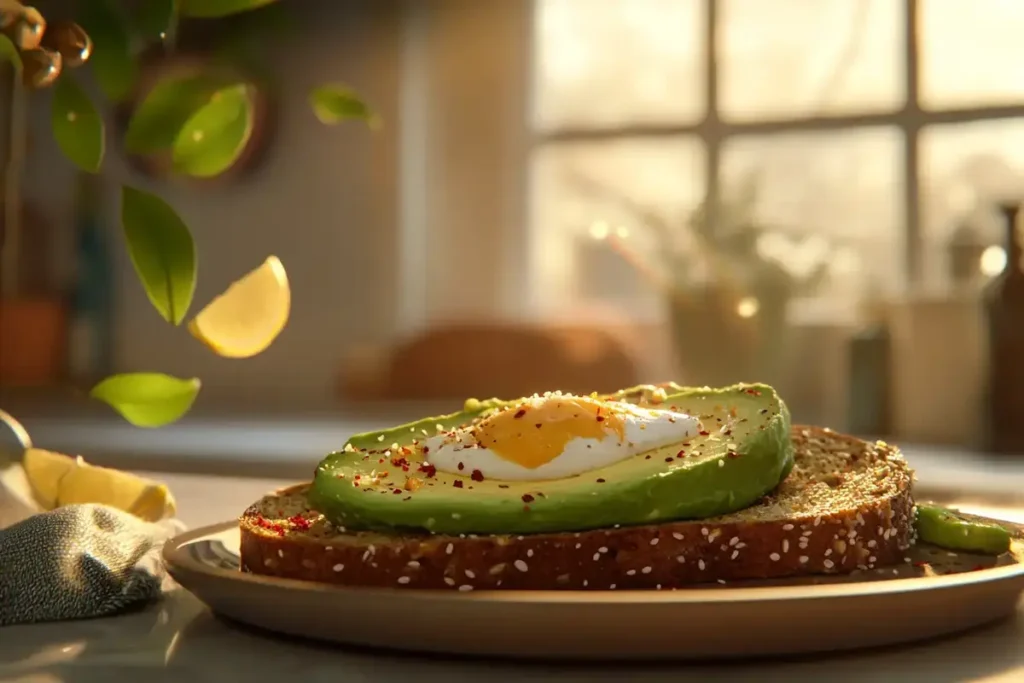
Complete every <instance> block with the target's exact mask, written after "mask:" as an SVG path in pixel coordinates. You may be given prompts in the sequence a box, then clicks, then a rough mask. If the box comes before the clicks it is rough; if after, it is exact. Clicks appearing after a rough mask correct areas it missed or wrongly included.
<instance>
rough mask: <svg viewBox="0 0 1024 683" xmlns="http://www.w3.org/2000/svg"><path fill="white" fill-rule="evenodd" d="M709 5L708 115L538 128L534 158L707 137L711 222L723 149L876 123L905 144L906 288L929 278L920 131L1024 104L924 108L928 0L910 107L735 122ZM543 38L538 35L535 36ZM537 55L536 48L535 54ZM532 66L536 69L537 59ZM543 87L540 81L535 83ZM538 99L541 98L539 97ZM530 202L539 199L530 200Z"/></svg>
mask: <svg viewBox="0 0 1024 683" xmlns="http://www.w3.org/2000/svg"><path fill="white" fill-rule="evenodd" d="M702 1H703V2H704V20H705V25H704V34H705V41H704V50H703V54H702V58H703V64H704V69H705V73H704V87H705V92H704V97H705V100H706V102H707V107H706V110H705V114H704V117H703V118H702V119H701V120H700V121H696V122H693V123H687V124H684V123H679V124H627V125H613V126H594V127H589V126H587V127H583V126H553V127H550V128H547V129H543V130H537V129H536V128H534V129H532V131H531V132H532V135H531V143H530V144H531V149H530V153H531V154H532V153H533V152H534V151H536V150H538V149H540V148H542V147H546V146H551V145H558V144H561V143H572V142H591V141H592V142H598V141H606V140H617V139H658V138H675V137H680V136H693V137H696V138H697V139H699V140H701V141H702V143H703V145H704V149H705V154H704V164H705V166H704V173H705V182H704V188H705V194H704V200H705V202H706V206H707V207H708V214H709V219H710V220H712V221H713V220H714V219H715V215H716V212H717V208H718V206H719V202H720V201H721V200H722V193H721V185H720V183H721V174H720V171H721V156H722V149H723V148H724V147H725V145H726V144H728V143H729V141H730V140H732V139H733V138H735V137H737V136H749V135H775V134H784V133H810V132H820V131H845V130H855V129H861V128H866V127H872V126H887V127H890V128H893V129H895V130H897V131H898V132H899V134H900V136H901V137H902V139H903V161H902V164H903V192H904V197H903V226H904V234H903V237H904V247H903V251H904V254H903V256H904V264H905V266H904V269H903V282H902V283H899V284H902V285H903V287H905V288H909V289H911V290H913V289H915V288H917V287H919V286H921V285H922V283H923V281H924V272H925V269H924V257H923V254H924V252H925V246H926V245H925V237H924V235H923V234H922V227H921V187H920V175H921V173H920V160H919V150H920V133H921V131H922V129H924V128H926V127H929V126H934V125H941V124H956V123H973V122H977V121H988V120H1000V119H1014V118H1024V104H1009V105H991V106H978V107H962V108H943V109H924V108H923V107H922V106H921V96H920V45H919V40H918V33H917V27H918V24H919V16H920V0H904V12H905V22H904V33H903V36H902V38H903V41H902V42H903V49H904V52H905V59H904V74H903V76H904V82H905V94H904V98H903V104H902V106H901V107H899V108H897V109H893V110H890V111H884V112H873V113H862V114H850V115H840V116H834V115H827V116H797V117H780V118H764V119H751V120H743V121H729V120H728V119H723V118H722V117H721V115H720V112H719V109H720V105H719V97H718V88H719V79H720V75H721V74H720V68H719V60H718V38H719V36H718V24H719V4H720V2H721V0H702ZM533 35H534V36H535V35H536V32H534V33H533ZM531 51H532V52H533V53H534V54H535V53H536V45H533V47H532V50H531ZM531 68H533V64H532V62H531ZM534 82H535V81H534ZM533 96H534V97H535V96H536V94H534V95H533ZM528 201H531V202H532V201H533V198H532V197H531V198H529V199H528Z"/></svg>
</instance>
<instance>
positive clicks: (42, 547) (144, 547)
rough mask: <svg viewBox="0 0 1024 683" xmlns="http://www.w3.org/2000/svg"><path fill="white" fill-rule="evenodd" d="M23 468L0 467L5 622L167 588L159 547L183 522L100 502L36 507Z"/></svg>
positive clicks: (101, 605)
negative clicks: (148, 518) (155, 519)
mask: <svg viewBox="0 0 1024 683" xmlns="http://www.w3.org/2000/svg"><path fill="white" fill-rule="evenodd" d="M12 468H13V469H12ZM19 470H20V465H13V466H9V467H7V468H5V470H4V472H2V473H0V626H6V625H12V624H27V623H34V622H42V621H59V620H65V619H84V618H89V617H100V616H107V615H112V614H116V613H118V612H121V611H125V610H128V609H130V608H133V607H136V606H140V605H142V604H145V603H147V602H150V601H153V600H155V599H157V598H159V597H160V596H161V595H162V592H163V589H164V588H165V587H166V586H167V583H168V581H169V580H168V579H167V575H166V571H165V569H164V566H163V561H162V560H161V558H160V549H161V546H162V545H163V543H164V541H166V540H167V539H168V538H170V537H171V536H173V535H174V534H176V533H178V532H179V531H181V530H182V529H183V526H182V525H181V524H180V522H178V521H177V520H166V521H164V522H160V523H150V522H144V521H142V520H140V519H139V518H137V517H135V516H133V515H131V514H128V513H127V512H122V511H120V510H117V509H114V508H111V507H106V506H101V505H70V506H67V507H62V508H58V509H56V510H52V511H49V512H39V511H38V508H37V507H36V506H35V504H34V502H33V501H32V500H31V498H30V497H26V495H25V492H24V491H23V490H21V489H22V488H23V487H22V485H21V481H22V480H23V473H22V472H20V471H19Z"/></svg>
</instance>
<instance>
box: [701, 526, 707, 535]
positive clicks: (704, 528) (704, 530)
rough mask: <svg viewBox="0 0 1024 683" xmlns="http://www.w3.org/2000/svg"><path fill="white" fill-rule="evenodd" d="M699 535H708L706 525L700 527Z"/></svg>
mask: <svg viewBox="0 0 1024 683" xmlns="http://www.w3.org/2000/svg"><path fill="white" fill-rule="evenodd" d="M700 535H701V536H707V535H708V528H707V527H706V526H703V527H701V528H700Z"/></svg>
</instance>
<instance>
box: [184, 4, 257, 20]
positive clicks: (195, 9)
mask: <svg viewBox="0 0 1024 683" xmlns="http://www.w3.org/2000/svg"><path fill="white" fill-rule="evenodd" d="M276 1H277V0H180V3H181V4H180V5H179V7H178V11H179V12H180V13H181V16H183V17H195V18H197V19H215V18H217V17H226V16H229V15H231V14H239V13H240V12H248V11H250V10H254V9H257V8H260V7H264V6H266V5H269V4H271V3H273V2H276Z"/></svg>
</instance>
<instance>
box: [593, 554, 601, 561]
mask: <svg viewBox="0 0 1024 683" xmlns="http://www.w3.org/2000/svg"><path fill="white" fill-rule="evenodd" d="M600 559H601V553H594V562H597V561H598V560H600Z"/></svg>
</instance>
